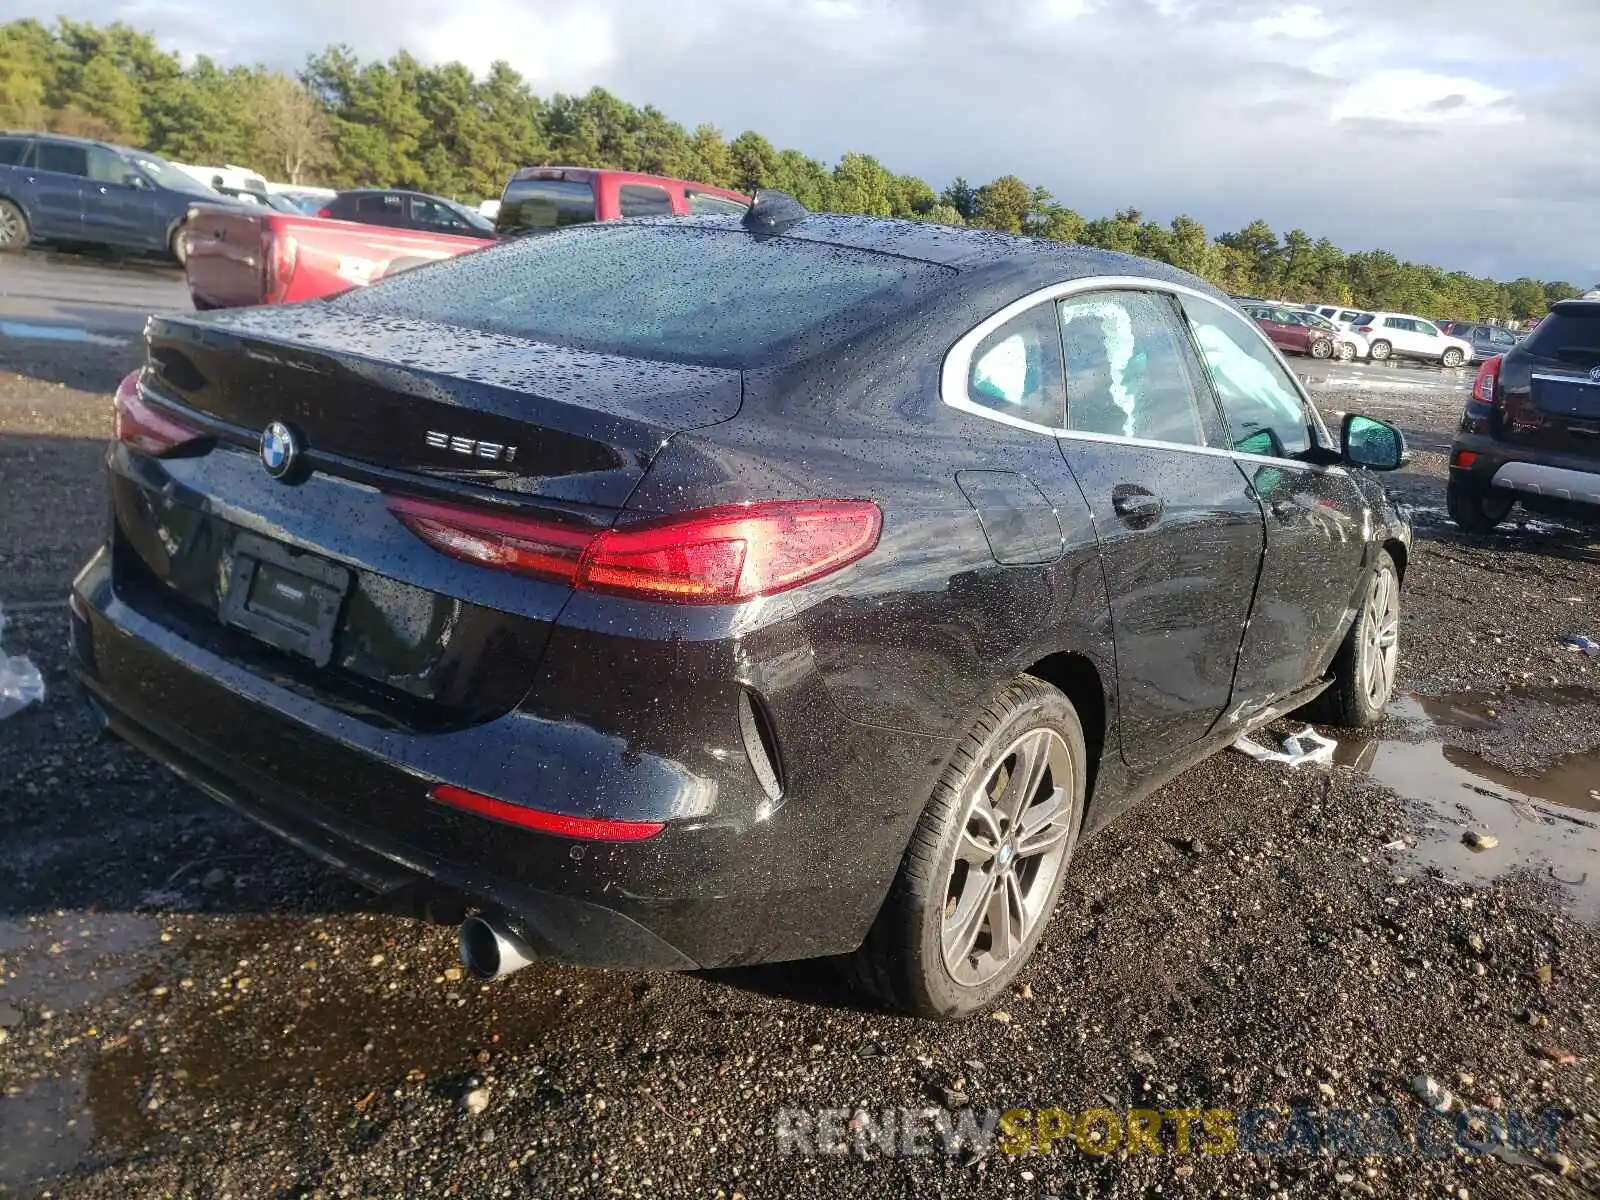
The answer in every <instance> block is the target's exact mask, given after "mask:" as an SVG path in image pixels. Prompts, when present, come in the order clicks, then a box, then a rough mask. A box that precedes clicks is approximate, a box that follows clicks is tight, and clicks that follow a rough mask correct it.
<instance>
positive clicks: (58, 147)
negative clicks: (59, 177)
mask: <svg viewBox="0 0 1600 1200" xmlns="http://www.w3.org/2000/svg"><path fill="white" fill-rule="evenodd" d="M34 166H36V167H38V168H39V170H41V171H59V172H61V174H63V175H87V174H88V173H89V152H88V150H87V149H85V148H84V147H83V146H69V145H68V144H66V143H65V142H40V143H39V147H38V149H37V150H36V151H35V152H34Z"/></svg>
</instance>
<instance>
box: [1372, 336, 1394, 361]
mask: <svg viewBox="0 0 1600 1200" xmlns="http://www.w3.org/2000/svg"><path fill="white" fill-rule="evenodd" d="M1393 353H1394V347H1393V346H1391V345H1389V343H1388V342H1385V341H1383V340H1381V339H1380V340H1378V341H1376V342H1373V343H1372V357H1373V358H1375V359H1376V360H1377V361H1378V362H1382V361H1383V360H1384V359H1386V358H1388V357H1389V355H1391V354H1393Z"/></svg>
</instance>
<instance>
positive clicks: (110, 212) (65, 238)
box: [0, 132, 234, 263]
mask: <svg viewBox="0 0 1600 1200" xmlns="http://www.w3.org/2000/svg"><path fill="white" fill-rule="evenodd" d="M196 200H208V201H210V202H212V203H217V204H228V203H234V202H233V201H229V200H228V199H227V198H226V197H225V196H222V195H220V194H219V193H217V192H215V191H213V190H212V189H211V188H209V187H207V186H206V185H205V184H203V183H201V182H200V181H199V180H197V179H195V178H194V177H193V176H191V175H188V174H186V173H185V172H183V171H181V170H179V169H178V168H177V167H175V166H173V165H172V164H171V163H169V162H167V161H166V159H164V158H161V157H160V156H159V155H155V154H150V153H148V152H147V151H144V150H133V149H129V148H128V147H127V146H117V145H113V144H112V143H110V142H96V141H90V140H88V139H86V138H72V137H61V136H60V135H58V134H53V133H4V132H0V251H6V250H21V249H22V248H23V247H25V246H27V245H29V244H30V243H32V242H35V241H62V242H87V243H92V244H96V245H102V246H113V247H116V248H118V249H121V250H142V251H149V252H153V253H157V254H160V253H166V254H170V255H171V256H172V257H173V258H174V259H176V260H177V261H178V262H180V263H181V262H183V260H184V243H183V239H182V238H181V237H179V236H178V230H179V228H180V227H181V226H182V224H183V222H184V219H185V218H186V217H187V216H188V213H189V205H191V204H193V203H194V202H195V201H196Z"/></svg>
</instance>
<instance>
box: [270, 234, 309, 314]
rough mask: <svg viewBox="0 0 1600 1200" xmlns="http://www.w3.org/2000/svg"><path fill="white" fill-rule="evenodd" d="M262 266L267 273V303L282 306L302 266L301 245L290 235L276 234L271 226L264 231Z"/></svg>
mask: <svg viewBox="0 0 1600 1200" xmlns="http://www.w3.org/2000/svg"><path fill="white" fill-rule="evenodd" d="M261 265H262V269H263V270H264V271H265V272H266V285H267V286H266V302H267V303H268V304H282V303H283V298H284V297H285V296H287V295H288V294H289V285H290V284H291V283H292V282H294V271H295V268H296V267H297V266H299V265H300V243H299V242H297V241H295V239H294V238H293V237H291V236H289V235H288V234H279V233H274V232H273V231H272V229H271V227H270V226H269V227H267V228H264V229H262V231H261Z"/></svg>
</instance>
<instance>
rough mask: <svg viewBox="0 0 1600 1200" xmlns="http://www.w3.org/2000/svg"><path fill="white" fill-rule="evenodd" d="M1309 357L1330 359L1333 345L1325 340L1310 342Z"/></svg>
mask: <svg viewBox="0 0 1600 1200" xmlns="http://www.w3.org/2000/svg"><path fill="white" fill-rule="evenodd" d="M1311 357H1312V358H1332V357H1333V343H1332V342H1330V341H1329V340H1328V339H1327V338H1320V339H1318V340H1317V341H1315V342H1312V343H1311Z"/></svg>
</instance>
